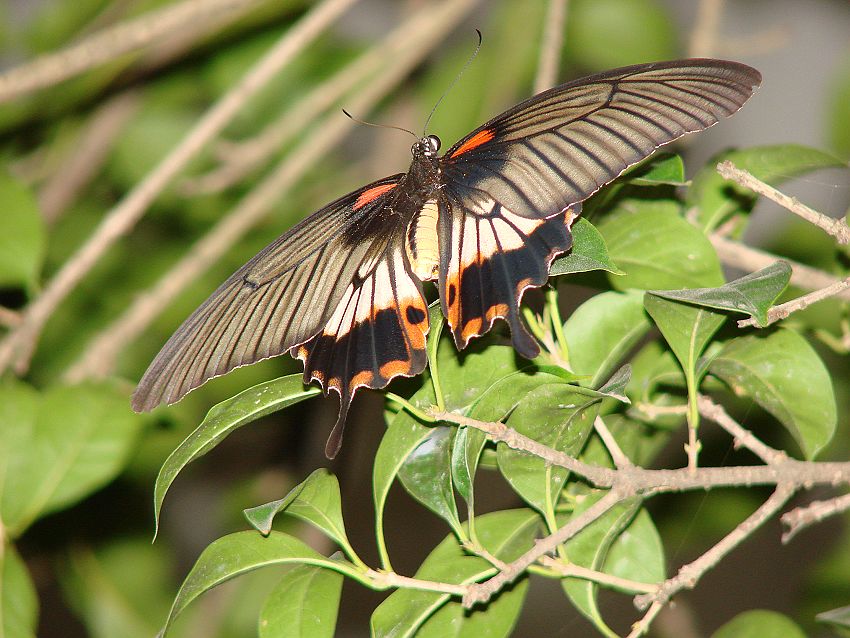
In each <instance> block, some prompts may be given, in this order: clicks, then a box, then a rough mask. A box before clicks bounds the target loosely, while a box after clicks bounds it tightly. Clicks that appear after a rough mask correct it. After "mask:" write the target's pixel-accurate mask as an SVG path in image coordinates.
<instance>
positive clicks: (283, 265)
mask: <svg viewBox="0 0 850 638" xmlns="http://www.w3.org/2000/svg"><path fill="white" fill-rule="evenodd" d="M401 177H402V176H401V175H395V176H392V177H388V178H386V179H383V180H380V181H378V182H374V183H373V184H370V185H369V186H366V187H364V188H362V189H359V190H357V191H355V192H353V193H350V194H348V195H346V196H344V197H342V198H340V199H338V200H337V201H335V202H333V203H331V204H329V205H328V206H326V207H325V208H323V209H321V210H319V211H318V212H316V213H315V214H313V215H311V216H310V217H309V218H307V219H306V220H304V221H303V222H301V223H300V224H298V225H297V226H295V227H294V228H292V229H291V230H290V231H289V232H287V233H286V234H284V235H282V236H281V237H280V238H278V239H277V240H276V241H274V242H273V243H272V244H270V245H269V246H267V247H266V248H265V249H263V250H262V251H261V252H260V253H259V254H257V255H256V256H255V257H254V258H253V259H251V260H250V261H249V262H248V263H247V264H245V265H244V266H243V267H242V268H240V269H239V270H237V271H236V272H235V273H234V274H233V275H231V276H230V278H229V279H227V281H225V282H224V283H223V284H222V285H221V286H220V287H219V288H218V289H217V290H216V291H215V292H214V293H213V294H212V295H210V297H209V298H208V299H207V300H206V301H205V302H204V303H203V304H202V305H201V306H200V307H199V308H198V309H197V310H195V312H194V313H192V315H191V316H190V317H189V318H188V319H186V321H185V322H184V323H183V324H182V325H181V326H180V328H178V329H177V331H176V332H175V333H174V334H173V335H172V336H171V338H170V339H169V340H168V342H167V343H166V344H165V346H163V348H162V350H161V351H160V352H159V354H158V355H157V356H156V358H155V359H154V360H153V362H152V363H151V365H150V367H149V368H148V370H147V372H145V374H144V376H143V377H142V379H141V381H140V382H139V386H138V388H136V391H135V393H134V394H133V400H132V405H133V408H134V409H135V410H136V411H143V410H150V409H153V408H154V407H156V406H157V405H159V404H160V403H174V402H176V401H179V400H180V399H181V398H182V397H183V396H184V395H186V394H187V393H188V392H189V391H191V390H193V389H194V388H196V387H198V386H200V385H201V384H203V383H205V382H206V381H207V380H209V379H211V378H213V377H217V376H220V375H222V374H225V373H227V372H229V371H230V370H232V369H234V368H236V367H239V366H243V365H247V364H250V363H254V362H256V361H260V360H262V359H266V358H268V357H273V356H276V355H279V354H282V353H284V352H287V351H288V350H290V349H292V348H293V347H295V346H298V345H300V344H302V343H305V342H306V341H308V340H310V339H311V338H313V337H314V336H315V335H316V334H318V333H320V332H321V331H322V330H323V329H324V327H325V324H326V323H327V322H328V320H329V319H330V318H331V316H332V315H333V313H334V311H335V309H336V307H337V304H339V303H340V301H341V300H342V299H343V297H344V296H345V295H346V294H349V293H350V290H351V286H352V282H354V281H355V280H356V279H357V278H358V277H359V275H358V273H359V272H362V270H363V264H364V262H368V261H370V260H371V261H373V262H374V261H375V259H376V255H378V256H380V255H381V254H383V253H382V250H383V248H384V247H385V246H386V245H387V242H388V237H389V236H391V234H392V233H393V232H395V233H397V234H403V230H401V231H400V230H399V229H401V224H400V222H398V221H396V222H395V226H393V225H392V224H388V223H387V222H388V220H390V219H394V220H398V215H394V214H393V213H392V212H391V210H390V208H389V206H388V205H387V204H388V202H390V201H392V199H393V196H394V192H393V191H394V189H395V188H396V187H397V186H398V184H399V181H400V179H401Z"/></svg>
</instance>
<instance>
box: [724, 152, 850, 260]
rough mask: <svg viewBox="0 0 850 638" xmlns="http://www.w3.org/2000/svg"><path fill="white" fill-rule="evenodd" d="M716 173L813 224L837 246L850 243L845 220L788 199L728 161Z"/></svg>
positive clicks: (849, 227) (848, 230)
mask: <svg viewBox="0 0 850 638" xmlns="http://www.w3.org/2000/svg"><path fill="white" fill-rule="evenodd" d="M717 172H718V173H720V175H721V176H722V177H724V178H725V179H728V180H732V181H733V182H736V183H738V184H740V185H741V186H743V187H744V188H748V189H750V190H751V191H754V192H756V193H758V194H759V195H763V196H764V197H767V198H768V199H770V200H773V201H774V202H776V203H777V204H779V205H780V206H782V207H783V208H785V209H786V210H788V211H790V212H792V213H794V214H795V215H797V216H799V217H802V218H803V219H805V220H806V221H807V222H809V223H810V224H814V225H815V226H817V227H818V228H820V229H821V230H824V231H826V232H827V233H829V234H830V235H832V236H833V237H834V238H835V240H836V241H837V242H838V243H839V244H847V243H850V226H848V225H847V222H846V220H843V219H842V220H838V219H833V218H832V217H829V216H828V215H824V214H823V213H819V212H818V211H816V210H814V209H813V208H809V207H808V206H806V205H805V204H803V203H802V202H800V201H798V200H797V198H796V197H789V196H788V195H786V194H785V193H782V192H781V191H779V190H777V189H775V188H774V187H773V186H771V185H770V184H765V183H764V182H763V181H761V180H760V179H758V178H756V177H755V176H754V175H753V174H752V173H749V172H747V171H745V170H743V169H740V168H738V167H737V166H735V165H734V164H733V163H732V162H730V161H729V160H725V161H723V162H720V163H719V164H718V165H717Z"/></svg>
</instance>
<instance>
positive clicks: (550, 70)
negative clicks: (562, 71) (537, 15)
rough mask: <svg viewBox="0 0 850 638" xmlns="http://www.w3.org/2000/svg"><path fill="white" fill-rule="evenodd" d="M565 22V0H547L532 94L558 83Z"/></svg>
mask: <svg viewBox="0 0 850 638" xmlns="http://www.w3.org/2000/svg"><path fill="white" fill-rule="evenodd" d="M566 20H567V0H549V6H548V8H547V11H546V18H545V22H544V23H543V41H542V42H541V44H540V59H539V61H538V63H537V76H536V77H535V78H534V92H535V93H540V92H541V91H545V90H546V89H548V88H549V87H550V86H554V85H555V84H556V83H557V82H558V67H559V66H560V61H561V47H562V46H563V41H564V26H565V24H566Z"/></svg>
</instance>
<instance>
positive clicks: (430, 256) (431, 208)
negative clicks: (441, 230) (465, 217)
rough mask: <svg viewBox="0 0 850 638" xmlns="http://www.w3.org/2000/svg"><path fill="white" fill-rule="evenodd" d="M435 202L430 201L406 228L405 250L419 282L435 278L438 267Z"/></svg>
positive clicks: (438, 252)
mask: <svg viewBox="0 0 850 638" xmlns="http://www.w3.org/2000/svg"><path fill="white" fill-rule="evenodd" d="M438 217H439V208H438V206H437V200H435V199H430V200H428V201H427V202H425V204H424V205H423V206H422V208H421V210H420V211H419V213H418V214H416V215H415V216H414V217H413V219H411V220H410V224H409V225H408V227H407V241H406V242H405V250H406V251H407V259H408V260H409V261H410V267H411V269H412V270H413V274H414V275H416V276H417V277H418V278H419V279H420V280H421V281H429V280H433V279H436V278H437V271H438V270H439V265H440V249H439V243H438V241H437V219H438Z"/></svg>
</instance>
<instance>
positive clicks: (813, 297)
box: [738, 277, 850, 328]
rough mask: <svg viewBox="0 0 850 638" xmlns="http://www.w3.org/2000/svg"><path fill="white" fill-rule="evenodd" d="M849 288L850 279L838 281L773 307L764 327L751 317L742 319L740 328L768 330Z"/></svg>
mask: <svg viewBox="0 0 850 638" xmlns="http://www.w3.org/2000/svg"><path fill="white" fill-rule="evenodd" d="M848 288H850V277H847V278H845V279H842V280H841V281H836V282H835V283H834V284H832V285H831V286H827V287H826V288H821V289H820V290H815V291H814V292H810V293H809V294H807V295H803V296H802V297H797V298H796V299H792V300H791V301H786V302H785V303H783V304H779V305H778V306H773V307H772V308H770V309H769V310H768V311H767V323H766V324H764V325H761V324H759V323H758V321H756V319H755V317H750V318H748V319H741V320H740V321H738V327H739V328H746V327H747V326H755V327H756V328H766V327H767V326H769V325H770V324H772V323H776V322H777V321H781V320H782V319H786V318H788V316H790V315H791V314H792V313H794V312H797V311H799V310H804V309H805V308H808V307H809V306H811V305H812V304H816V303H817V302H819V301H823V300H824V299H829V298H830V297H835V296H837V295H838V294H839V293H842V292H844V291H845V290H847V289H848Z"/></svg>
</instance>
